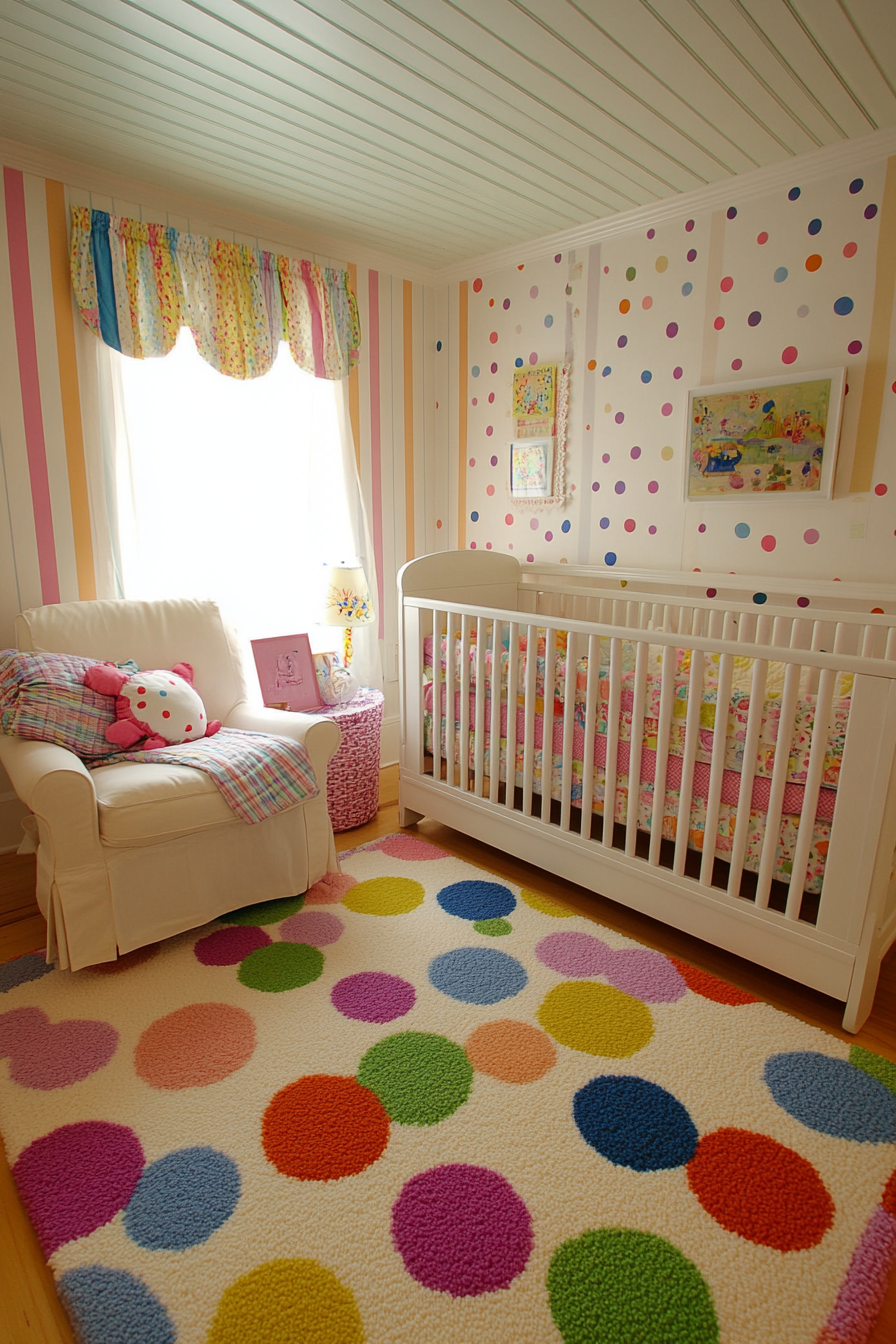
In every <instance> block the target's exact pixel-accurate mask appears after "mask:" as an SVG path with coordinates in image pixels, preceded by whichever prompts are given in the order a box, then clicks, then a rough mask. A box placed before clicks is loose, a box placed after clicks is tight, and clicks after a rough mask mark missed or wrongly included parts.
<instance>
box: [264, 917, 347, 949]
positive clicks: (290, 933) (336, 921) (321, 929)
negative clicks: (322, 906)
mask: <svg viewBox="0 0 896 1344" xmlns="http://www.w3.org/2000/svg"><path fill="white" fill-rule="evenodd" d="M344 930H345V925H344V924H343V922H342V920H341V919H340V918H339V916H338V915H331V914H330V912H329V911H328V910H300V911H299V912H298V914H295V915H290V917H289V919H284V921H283V923H282V924H281V925H280V937H281V938H282V939H283V941H284V942H286V943H307V944H308V946H309V947H326V946H327V945H328V944H329V943H335V942H336V940H337V938H339V936H340V934H341V933H343V931H344Z"/></svg>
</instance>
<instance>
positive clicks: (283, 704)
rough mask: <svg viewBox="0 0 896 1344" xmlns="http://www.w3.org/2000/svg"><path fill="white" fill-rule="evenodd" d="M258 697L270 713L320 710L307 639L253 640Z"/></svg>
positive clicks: (283, 637) (284, 636)
mask: <svg viewBox="0 0 896 1344" xmlns="http://www.w3.org/2000/svg"><path fill="white" fill-rule="evenodd" d="M252 653H253V655H254V657H255V666H256V668H257V670H258V681H259V685H260V686H261V697H262V699H263V700H264V703H265V704H266V705H268V706H269V707H270V708H273V709H294V710H302V709H320V707H321V699H320V692H319V690H318V686H317V675H316V673H315V669H314V659H313V657H312V654H311V645H310V643H309V641H308V636H307V635H283V636H282V637H281V638H276V639H253V640H252Z"/></svg>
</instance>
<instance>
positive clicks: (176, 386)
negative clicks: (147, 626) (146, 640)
mask: <svg viewBox="0 0 896 1344" xmlns="http://www.w3.org/2000/svg"><path fill="white" fill-rule="evenodd" d="M112 358H113V359H114V360H115V361H116V362H117V364H118V366H119V372H120V395H121V409H122V412H123V420H124V424H125V426H126V430H127V434H126V438H127V446H128V449H129V464H126V465H129V471H128V470H119V481H118V502H119V527H120V548H121V568H122V587H123V590H124V595H125V596H126V597H138V598H158V597H187V596H189V597H211V598H214V599H215V600H216V601H217V602H218V603H219V604H220V606H221V608H222V610H223V611H224V612H225V613H226V615H227V616H228V618H229V619H231V620H232V621H233V622H234V623H235V624H236V625H237V626H238V628H239V630H240V632H241V634H242V635H243V636H244V637H245V638H246V639H254V638H259V637H264V636H268V635H281V634H293V633H296V632H299V631H304V630H310V629H311V628H312V626H313V625H314V622H315V618H316V615H317V609H316V600H317V597H318V593H319V591H320V588H321V586H322V570H321V566H322V563H323V562H325V561H329V562H331V563H332V562H339V561H341V560H345V559H349V560H350V559H352V558H353V557H354V556H356V555H357V553H358V549H359V540H360V538H358V534H357V532H353V523H354V522H355V521H356V519H357V516H358V507H357V501H356V496H355V480H354V473H353V469H352V472H351V475H352V479H351V480H349V481H348V483H347V482H346V471H345V470H344V466H343V462H344V455H343V446H342V440H341V437H340V425H339V410H338V400H337V399H338V398H341V397H342V396H344V392H343V389H342V387H341V385H340V384H338V383H333V382H328V381H327V380H325V379H322V378H314V377H313V376H312V375H311V374H308V373H305V372H303V371H302V370H301V369H299V368H298V367H297V366H296V364H295V362H294V361H293V359H292V357H291V356H290V354H289V351H288V349H287V348H286V346H285V345H281V347H280V353H279V355H278V358H277V360H276V361H275V363H274V367H273V369H272V370H271V372H270V373H268V374H267V375H265V377H263V378H255V379H252V380H250V381H247V382H241V381H239V380H237V379H233V378H227V377H224V375H222V374H219V373H217V372H216V371H215V370H214V369H213V368H211V366H210V365H208V364H206V363H205V361H204V360H203V359H201V358H200V356H199V355H198V353H197V352H196V348H195V346H194V343H193V340H192V337H191V335H190V332H189V331H187V330H184V331H182V332H181V334H180V337H179V339H178V342H177V346H176V348H175V349H174V350H173V351H172V352H171V354H170V355H168V356H166V357H165V358H164V359H147V360H143V361H140V360H135V359H127V358H124V357H122V356H120V355H116V354H114V353H113V355H112ZM118 438H119V444H118V452H117V456H118V461H119V464H121V461H122V444H121V442H120V440H121V438H122V436H121V435H120V434H119V436H118ZM352 467H353V464H352ZM128 478H129V479H128ZM356 538H358V539H356Z"/></svg>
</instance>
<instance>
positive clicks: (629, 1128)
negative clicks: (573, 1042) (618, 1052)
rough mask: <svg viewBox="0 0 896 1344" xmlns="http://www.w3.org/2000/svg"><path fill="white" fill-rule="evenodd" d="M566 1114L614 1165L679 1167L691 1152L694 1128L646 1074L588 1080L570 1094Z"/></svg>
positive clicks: (659, 1168) (649, 1168)
mask: <svg viewBox="0 0 896 1344" xmlns="http://www.w3.org/2000/svg"><path fill="white" fill-rule="evenodd" d="M572 1113H573V1118H574V1119H575V1122H576V1124H577V1125H578V1128H579V1133H580V1134H581V1136H582V1138H583V1139H584V1140H585V1142H586V1143H588V1144H590V1145H591V1147H592V1148H594V1149H595V1150H596V1151H597V1152H598V1153H600V1154H601V1156H602V1157H605V1158H607V1159H608V1160H609V1161H610V1162H613V1163H615V1165H616V1166H617V1167H631V1168H632V1170H633V1171H665V1170H668V1169H669V1168H670V1167H683V1166H685V1165H686V1164H687V1163H688V1162H690V1160H691V1158H692V1157H693V1156H694V1153H695V1152H696V1151H697V1141H698V1138H699V1135H698V1134H697V1128H696V1126H695V1125H694V1122H693V1120H692V1119H691V1117H690V1116H689V1115H688V1113H687V1111H686V1110H685V1108H684V1106H682V1104H681V1102H680V1101H679V1100H678V1098H677V1097H674V1096H673V1095H672V1093H671V1092H667V1091H666V1089H665V1088H664V1087H660V1086H659V1084H658V1083H652V1082H649V1081H648V1080H647V1079H646V1078H638V1077H634V1076H622V1077H617V1076H616V1075H612V1074H608V1075H606V1076H604V1077H601V1078H592V1079H591V1082H590V1083H586V1084H585V1086H584V1087H581V1088H579V1090H578V1092H577V1093H576V1095H575V1098H574V1100H573V1105H572Z"/></svg>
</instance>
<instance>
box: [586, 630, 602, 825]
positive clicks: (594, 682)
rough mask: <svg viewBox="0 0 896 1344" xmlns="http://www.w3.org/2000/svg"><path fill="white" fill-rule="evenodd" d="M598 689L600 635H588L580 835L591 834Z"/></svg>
mask: <svg viewBox="0 0 896 1344" xmlns="http://www.w3.org/2000/svg"><path fill="white" fill-rule="evenodd" d="M599 690H600V636H599V635H589V636H588V672H587V677H586V681H585V730H584V731H585V744H584V748H583V751H582V835H583V836H584V837H585V839H589V838H590V836H591V812H592V805H593V802H594V744H595V740H596V738H595V729H596V726H597V725H596V720H597V701H598V692H599Z"/></svg>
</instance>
